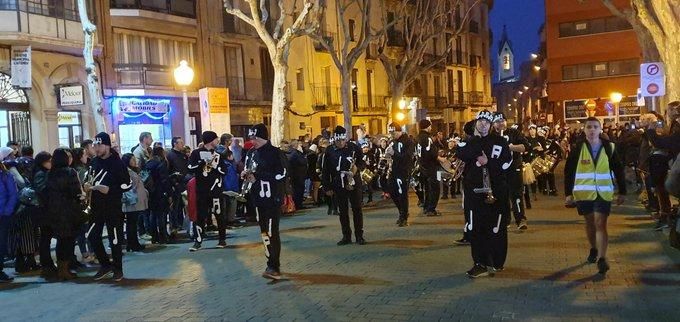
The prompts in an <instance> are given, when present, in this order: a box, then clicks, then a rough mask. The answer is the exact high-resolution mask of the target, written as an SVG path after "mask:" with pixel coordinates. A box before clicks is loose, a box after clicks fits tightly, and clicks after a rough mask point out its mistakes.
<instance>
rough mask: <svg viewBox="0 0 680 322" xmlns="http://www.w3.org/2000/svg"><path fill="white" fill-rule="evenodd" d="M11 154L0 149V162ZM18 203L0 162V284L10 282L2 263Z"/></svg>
mask: <svg viewBox="0 0 680 322" xmlns="http://www.w3.org/2000/svg"><path fill="white" fill-rule="evenodd" d="M12 152H13V150H12V148H8V147H2V148H0V160H4V159H5V158H7V157H8V156H9V155H10V154H11V153H12ZM18 202H19V194H18V191H17V185H16V183H15V182H14V177H13V176H12V175H11V174H10V173H9V171H7V168H6V167H5V165H4V164H2V163H1V162H0V283H6V282H11V281H12V280H13V278H12V277H9V276H8V275H7V274H6V273H5V272H4V265H3V263H4V261H5V257H7V255H8V254H7V249H8V247H7V241H8V239H9V226H10V220H11V218H12V215H13V214H14V208H15V207H16V205H17V203H18Z"/></svg>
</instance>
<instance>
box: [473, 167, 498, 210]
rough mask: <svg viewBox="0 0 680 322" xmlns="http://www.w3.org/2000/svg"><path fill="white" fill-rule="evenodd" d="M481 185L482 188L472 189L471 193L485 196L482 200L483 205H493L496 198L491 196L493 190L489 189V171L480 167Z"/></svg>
mask: <svg viewBox="0 0 680 322" xmlns="http://www.w3.org/2000/svg"><path fill="white" fill-rule="evenodd" d="M482 183H483V187H482V188H475V189H473V191H474V192H475V193H484V194H486V199H484V203H486V204H493V203H495V202H496V197H494V196H493V189H491V178H490V177H489V169H488V168H487V167H486V166H484V167H482Z"/></svg>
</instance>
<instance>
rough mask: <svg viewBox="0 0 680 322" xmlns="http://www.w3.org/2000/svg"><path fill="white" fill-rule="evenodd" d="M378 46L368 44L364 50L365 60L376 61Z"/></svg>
mask: <svg viewBox="0 0 680 322" xmlns="http://www.w3.org/2000/svg"><path fill="white" fill-rule="evenodd" d="M379 55H380V54H379V53H378V44H369V45H368V47H367V48H366V59H368V60H378V56H379Z"/></svg>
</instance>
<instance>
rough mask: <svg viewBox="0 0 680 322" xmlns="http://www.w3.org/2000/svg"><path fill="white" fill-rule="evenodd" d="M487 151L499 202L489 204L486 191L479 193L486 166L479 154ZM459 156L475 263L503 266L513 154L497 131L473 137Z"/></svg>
mask: <svg viewBox="0 0 680 322" xmlns="http://www.w3.org/2000/svg"><path fill="white" fill-rule="evenodd" d="M482 152H483V153H484V154H486V156H487V158H488V163H487V164H486V166H485V167H486V169H487V171H488V174H489V180H490V184H491V188H492V190H493V196H494V197H495V198H496V201H495V202H494V203H492V204H489V203H486V202H485V201H486V199H487V194H486V193H476V192H475V189H476V188H482V187H484V176H483V166H481V165H480V164H479V163H478V162H477V157H479V156H481V155H482ZM457 155H458V157H459V158H460V159H461V160H463V162H465V170H464V172H463V187H464V191H465V200H464V205H463V208H464V211H465V216H466V226H465V230H466V231H469V232H470V238H471V240H470V242H471V246H472V259H473V260H474V262H475V265H480V266H483V267H494V268H502V267H503V265H504V264H505V258H506V256H507V250H508V235H507V223H508V220H509V217H510V209H509V204H508V185H507V181H506V176H507V173H508V171H509V170H511V165H512V154H511V153H510V148H509V146H508V142H507V141H506V139H505V138H502V137H500V136H499V135H497V134H495V133H490V134H489V135H487V136H485V137H479V136H472V137H470V138H469V139H468V140H467V141H464V142H461V143H459V144H458V149H457Z"/></svg>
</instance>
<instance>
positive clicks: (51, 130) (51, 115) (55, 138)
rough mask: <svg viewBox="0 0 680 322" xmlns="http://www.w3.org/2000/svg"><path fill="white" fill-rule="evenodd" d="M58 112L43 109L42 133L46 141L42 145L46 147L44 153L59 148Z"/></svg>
mask: <svg viewBox="0 0 680 322" xmlns="http://www.w3.org/2000/svg"><path fill="white" fill-rule="evenodd" d="M58 112H59V111H58V110H53V109H43V115H44V117H45V118H44V119H45V123H44V127H43V131H44V132H43V133H44V135H46V136H47V141H46V142H45V144H43V145H44V146H46V147H47V150H46V151H48V152H50V153H51V152H52V151H54V149H56V148H58V147H59V124H58V117H57V113H58Z"/></svg>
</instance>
